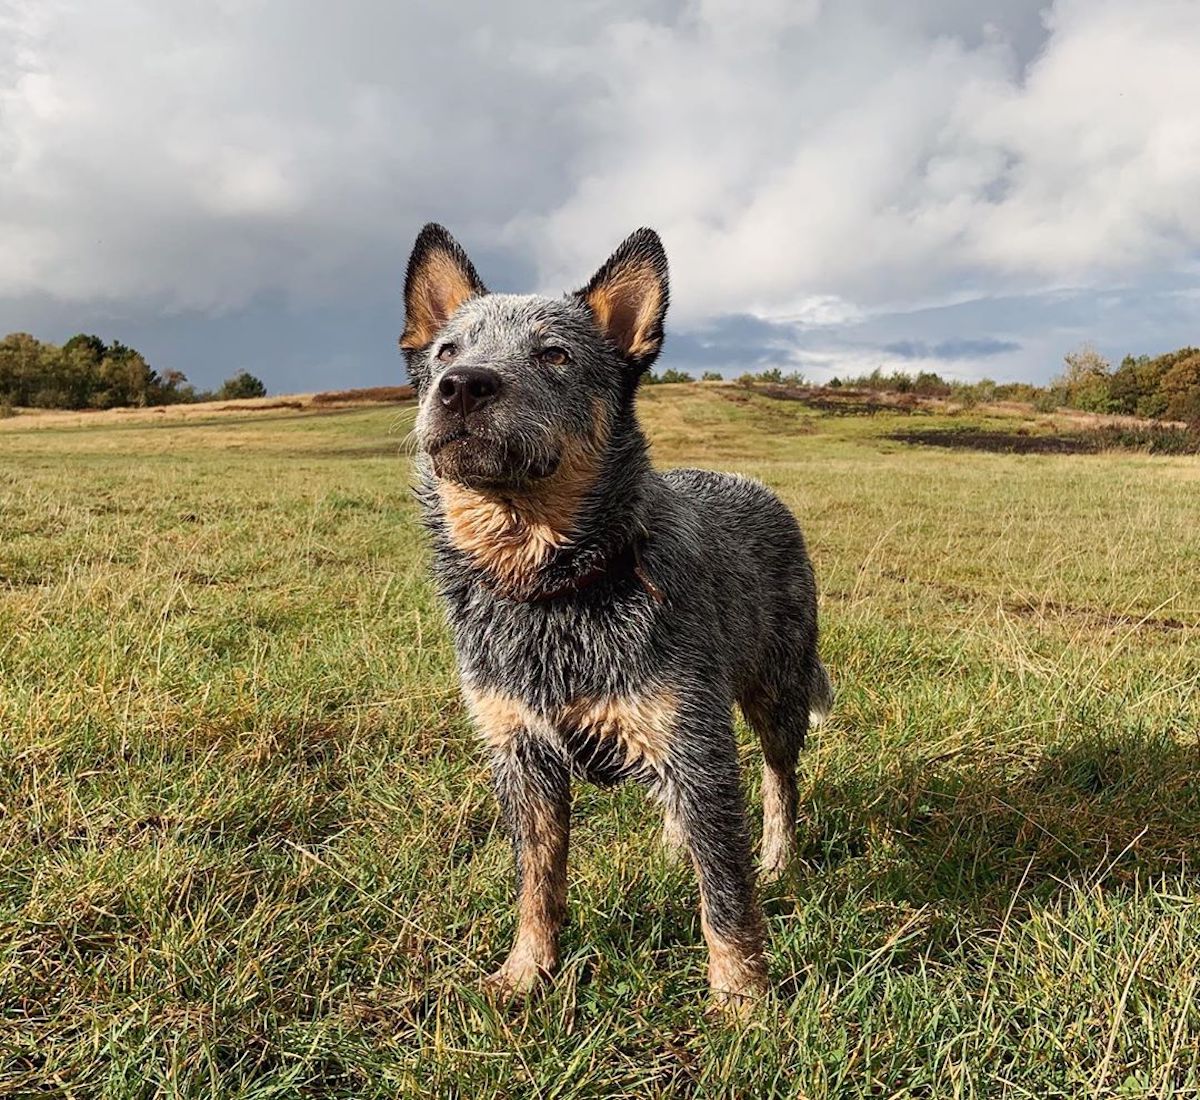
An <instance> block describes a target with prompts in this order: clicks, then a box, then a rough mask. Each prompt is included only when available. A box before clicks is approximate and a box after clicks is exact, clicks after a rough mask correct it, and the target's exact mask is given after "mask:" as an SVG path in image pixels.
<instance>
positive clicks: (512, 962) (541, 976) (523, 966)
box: [483, 951, 551, 1000]
mask: <svg viewBox="0 0 1200 1100" xmlns="http://www.w3.org/2000/svg"><path fill="white" fill-rule="evenodd" d="M550 969H551V968H550V967H549V966H544V965H539V964H538V962H537V961H536V960H535V959H534V958H533V957H532V956H530V955H528V954H526V953H524V952H520V953H518V952H516V951H514V952H513V953H512V954H511V955H509V956H508V958H507V959H505V960H504V963H503V964H502V965H501V967H500V969H499V970H496V971H494V972H493V973H491V974H489V975H488V976H487V977H486V978H484V979H483V985H484V988H485V989H487V990H488V991H489V992H490V993H493V994H495V995H496V996H498V997H501V998H503V999H506V1000H511V999H515V998H518V997H528V996H529V994H530V993H532V992H533V991H534V990H535V989H536V988H537V987H538V986H539V985H541V984H542V983H543V982H545V981H547V980H549V978H550Z"/></svg>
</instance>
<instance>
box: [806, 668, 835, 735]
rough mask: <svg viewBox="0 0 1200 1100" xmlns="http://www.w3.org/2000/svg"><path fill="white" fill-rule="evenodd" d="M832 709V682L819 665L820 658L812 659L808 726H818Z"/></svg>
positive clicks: (826, 671)
mask: <svg viewBox="0 0 1200 1100" xmlns="http://www.w3.org/2000/svg"><path fill="white" fill-rule="evenodd" d="M832 709H833V681H832V680H831V679H830V678H829V672H828V670H827V669H826V668H825V666H824V665H823V664H822V663H821V658H820V657H814V658H813V666H812V671H811V672H810V673H809V685H808V721H809V724H810V725H813V726H819V725H820V724H821V723H822V722H824V721H825V719H826V718H827V717H829V712H830V711H831V710H832Z"/></svg>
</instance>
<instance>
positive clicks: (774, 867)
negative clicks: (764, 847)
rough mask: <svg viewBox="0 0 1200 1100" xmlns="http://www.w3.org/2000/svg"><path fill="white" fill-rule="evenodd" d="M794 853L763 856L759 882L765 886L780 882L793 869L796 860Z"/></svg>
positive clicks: (775, 853)
mask: <svg viewBox="0 0 1200 1100" xmlns="http://www.w3.org/2000/svg"><path fill="white" fill-rule="evenodd" d="M795 858H796V857H795V853H793V852H772V853H766V854H764V856H763V860H762V865H761V867H760V868H759V871H758V880H759V882H761V883H762V884H763V885H764V886H770V885H771V883H773V882H778V881H779V880H780V879H781V878H783V876H784V875H786V874H787V873H788V871H789V870H790V869H791V866H792V862H793V860H794V859H795Z"/></svg>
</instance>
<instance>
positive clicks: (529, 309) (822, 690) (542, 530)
mask: <svg viewBox="0 0 1200 1100" xmlns="http://www.w3.org/2000/svg"><path fill="white" fill-rule="evenodd" d="M464 265H466V266H465V267H464ZM443 283H444V284H445V286H444V287H443V286H442V284H443ZM464 288H467V289H468V290H469V293H468V294H467V296H466V297H465V298H464V297H462V294H463V290H464ZM667 299H668V292H667V272H666V258H665V255H664V254H663V252H662V247H661V244H660V243H659V241H658V238H657V236H656V235H655V234H653V233H652V232H650V231H649V230H641V231H639V232H638V233H636V234H634V235H633V236H632V237H631V238H630V239H629V240H628V241H626V242H625V244H624V245H622V246H621V248H620V249H618V251H617V252H616V253H614V255H613V257H611V258H610V259H609V261H608V262H607V263H606V264H605V265H604V266H603V267H602V268H601V269H600V270H599V271H598V272H597V274H596V276H594V277H593V279H592V280H591V281H590V282H589V283H588V284H587V286H585V287H584V288H583V289H582V290H581V291H579V292H577V293H575V294H570V295H566V296H565V297H563V298H562V299H560V300H551V299H546V298H539V297H533V296H515V295H491V294H488V293H487V292H486V291H485V290H484V288H483V286H482V283H480V282H479V279H478V276H477V275H476V274H475V272H474V269H473V268H471V267H470V265H469V261H468V260H466V257H465V254H464V253H462V251H461V249H460V248H459V247H458V245H457V244H456V243H454V241H453V239H452V238H450V236H449V234H447V233H446V232H445V230H442V229H440V228H439V227H427V228H426V230H424V231H423V233H422V235H421V237H419V238H418V241H417V246H416V248H415V249H414V253H413V258H412V260H411V261H410V265H409V279H408V295H407V297H406V300H407V301H408V302H409V303H410V305H409V308H410V310H412V312H413V317H414V321H413V323H412V324H410V325H408V326H407V327H406V340H407V342H406V343H405V342H402V343H403V346H404V347H405V353H406V356H407V357H408V362H409V373H410V376H411V377H412V378H413V380H414V382H415V384H416V386H417V389H418V399H419V414H418V423H417V434H418V438H419V441H420V443H421V447H422V453H421V455H420V457H419V458H418V463H417V467H418V478H419V485H418V495H419V498H420V500H421V503H422V506H423V512H424V517H425V522H426V524H427V526H428V529H429V532H430V535H431V541H432V547H433V571H434V576H435V579H436V582H437V586H438V588H439V590H440V592H441V595H442V597H443V599H444V601H445V605H446V609H447V613H448V617H449V622H450V625H451V629H452V631H453V636H454V643H455V648H456V651H457V656H458V664H459V669H460V673H461V677H462V683H463V689H464V695H465V697H466V699H467V702H468V706H469V707H470V710H471V713H472V715H473V718H474V720H475V723H476V725H477V727H478V729H479V732H480V736H481V739H482V742H483V744H484V746H485V748H486V750H487V752H488V754H489V756H490V760H491V765H492V774H493V779H494V786H495V789H496V793H497V796H498V799H499V801H500V804H501V806H502V808H503V810H504V814H505V819H506V821H507V824H508V827H509V831H510V834H511V836H512V840H513V845H514V851H515V855H516V863H517V870H518V889H517V894H518V930H517V935H516V940H515V943H514V946H513V950H512V952H511V953H510V955H509V957H508V959H507V961H506V962H505V963H504V965H503V966H502V967H501V969H500V970H499V971H498V972H497V974H496V975H495V981H496V982H497V983H498V984H500V985H501V986H503V987H505V988H508V989H511V990H517V991H524V990H527V989H529V988H530V987H531V986H532V985H533V984H534V983H535V982H536V981H537V980H538V978H540V977H541V976H543V975H545V974H546V973H548V972H550V971H551V970H552V969H553V967H554V966H555V964H556V962H557V958H558V930H559V927H560V925H561V923H562V920H563V918H564V915H565V905H566V901H565V884H566V857H567V838H568V831H569V820H570V788H571V781H572V779H583V780H588V781H591V782H595V783H599V784H602V785H612V784H616V783H620V782H623V781H626V780H634V781H636V782H638V783H641V784H642V785H644V786H645V787H646V788H647V789H648V790H649V791H651V792H652V794H653V795H654V796H655V797H656V798H657V799H658V800H659V801H660V802H661V804H662V805H663V808H664V815H665V836H666V837H667V838H668V839H669V840H670V841H671V842H672V843H673V844H674V845H676V846H678V847H682V848H683V849H685V850H686V851H687V853H688V854H689V855H690V858H691V861H692V862H693V864H694V865H695V867H696V870H697V874H698V878H699V881H700V892H701V909H702V927H703V930H704V935H705V938H706V940H707V943H708V948H709V978H710V984H711V986H712V988H713V990H714V992H715V993H717V994H718V995H719V996H721V997H724V998H727V999H732V1000H734V1001H741V1000H742V999H744V998H750V997H753V996H755V995H757V994H759V993H761V992H762V991H763V990H764V988H765V982H766V958H765V943H764V931H763V921H762V916H761V912H760V909H759V904H758V901H757V898H756V893H755V885H754V877H755V876H754V869H753V865H752V861H751V854H750V839H749V831H748V829H747V824H746V818H745V811H744V804H743V798H742V790H741V777H740V774H739V766H738V756H737V748H736V744H735V741H734V734H733V724H732V709H733V706H734V704H735V703H737V704H740V706H741V708H742V710H743V712H744V714H745V715H746V718H747V719H748V721H749V722H750V723H751V725H752V726H753V728H754V729H755V731H756V732H757V734H758V735H759V737H760V739H761V741H762V745H763V750H764V758H765V761H764V784H763V790H764V829H763V836H764V852H763V860H764V870H765V871H766V872H767V873H769V874H771V875H776V874H778V873H780V872H781V871H782V870H783V869H784V867H785V866H786V865H787V863H788V861H789V860H790V859H791V858H792V856H793V855H794V853H795V847H796V843H795V827H796V780H795V767H796V758H797V754H798V753H799V751H800V748H801V746H802V745H803V743H804V738H805V734H806V732H807V730H808V727H809V722H810V716H817V717H819V716H820V715H823V714H824V713H825V712H826V711H827V710H828V709H829V706H830V703H831V700H832V692H831V688H830V682H829V678H828V676H827V675H826V673H825V670H824V667H823V666H822V664H821V662H820V659H819V656H818V652H817V609H816V587H815V583H814V577H813V569H812V565H811V563H810V561H809V558H808V554H807V551H806V549H805V545H804V540H803V538H802V536H801V533H800V529H799V527H798V525H797V523H796V521H795V519H794V518H793V516H792V515H791V513H790V512H788V510H787V509H786V508H785V507H784V505H783V504H782V503H781V502H780V501H779V500H778V498H777V497H775V495H774V494H773V493H771V492H770V491H769V490H768V489H767V488H766V487H764V486H763V485H761V484H759V483H757V482H754V481H751V480H749V479H746V478H742V477H735V476H731V475H727V474H718V473H709V472H705V471H700V470H670V471H667V472H665V473H659V472H656V471H654V470H653V469H652V468H651V466H650V462H649V458H648V455H647V446H646V440H645V437H644V436H643V434H642V431H641V429H640V427H639V425H638V422H637V416H636V410H635V397H636V389H637V384H638V380H639V378H640V377H641V375H642V374H643V373H644V372H645V370H646V369H648V367H649V366H650V364H651V363H652V362H653V361H654V357H655V356H656V355H657V353H658V350H659V348H660V346H661V343H662V322H663V317H664V315H665V311H666V306H667ZM439 317H444V321H443V323H442V324H441V327H440V328H437V329H436V331H434V330H432V329H431V328H430V320H429V319H430V318H439ZM413 333H416V334H417V336H414V335H413ZM418 337H419V338H420V339H422V340H424V342H423V343H417V342H415V341H416V340H417V339H418ZM548 345H551V346H554V347H562V348H565V349H567V350H568V351H569V353H570V362H569V363H568V364H567V365H566V366H548V365H547V364H546V363H545V362H543V361H542V359H541V358H539V356H541V355H542V351H543V349H544V348H545V347H546V346H548ZM448 347H449V348H451V349H453V356H452V359H451V361H450V363H449V365H447V363H446V362H445V361H443V359H442V358H439V351H442V352H443V353H444V349H446V348H448ZM456 365H457V366H458V367H465V368H470V367H478V366H486V368H487V369H489V370H492V371H494V372H496V374H497V376H498V377H499V379H501V380H502V388H501V391H500V394H499V396H498V397H497V399H496V400H495V401H494V402H492V403H491V404H489V405H487V407H486V408H485V409H482V410H480V411H479V412H476V413H472V414H470V415H468V416H466V417H463V416H461V415H460V414H455V413H449V412H447V411H446V409H445V408H444V407H443V405H442V404H441V403H440V402H439V400H438V396H437V393H438V390H437V387H438V382H439V379H441V378H442V377H443V376H444V375H445V374H446V373H447V372H448V371H450V370H453V369H456ZM447 440H451V441H452V442H449V443H447V442H446V441H447ZM547 471H551V472H547ZM630 547H635V548H636V551H637V560H638V562H639V564H640V568H639V569H637V570H635V569H631V568H626V567H620V566H619V565H618V563H620V562H622V561H624V560H626V557H624V556H623V552H624V551H625V550H627V548H630ZM639 574H641V575H639ZM584 580H586V581H587V582H588V583H587V584H586V585H584V584H583V583H582V582H583V581H584ZM575 585H578V587H576V586H575Z"/></svg>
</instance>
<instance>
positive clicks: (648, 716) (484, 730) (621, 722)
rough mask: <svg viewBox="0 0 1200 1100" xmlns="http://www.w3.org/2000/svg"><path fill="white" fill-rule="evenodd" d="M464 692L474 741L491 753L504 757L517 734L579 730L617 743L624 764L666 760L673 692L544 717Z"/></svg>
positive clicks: (578, 703) (575, 706)
mask: <svg viewBox="0 0 1200 1100" xmlns="http://www.w3.org/2000/svg"><path fill="white" fill-rule="evenodd" d="M464 693H465V695H466V700H467V706H468V707H469V708H470V711H471V716H472V717H473V718H474V719H475V725H476V728H477V729H478V730H479V734H480V736H481V737H482V738H483V740H484V742H485V743H486V744H487V745H488V746H489V747H490V748H491V749H493V750H494V751H496V752H507V751H508V750H509V749H510V747H511V745H512V742H513V739H514V738H515V737H516V736H517V734H518V733H520V732H521V731H522V730H527V731H529V732H531V733H533V734H535V735H536V734H539V733H541V734H551V735H553V734H555V733H562V732H567V731H580V732H583V733H586V734H588V735H590V736H593V737H598V738H602V739H604V740H611V741H613V742H615V743H616V744H618V745H619V746H620V747H621V749H622V751H623V753H624V756H625V760H626V762H627V763H629V764H631V765H632V764H646V765H648V766H650V767H651V768H654V769H655V770H657V769H659V768H660V767H661V766H662V764H663V762H664V761H665V760H666V757H667V754H668V752H669V749H670V743H671V738H672V735H673V734H674V730H675V724H676V717H677V715H678V709H679V707H678V700H677V698H676V696H675V693H674V692H672V691H667V690H660V691H656V692H653V693H649V694H646V695H642V696H616V697H610V698H607V699H576V700H574V701H572V702H571V703H569V704H568V705H567V706H565V707H562V708H560V709H559V710H558V711H556V712H555V713H553V714H549V715H543V714H539V713H537V712H536V711H534V710H532V709H531V708H529V707H528V706H526V705H525V704H524V703H523V702H521V701H520V700H519V699H514V698H513V697H512V696H508V695H503V694H500V693H497V692H488V691H475V690H474V689H471V688H466V689H464Z"/></svg>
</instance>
